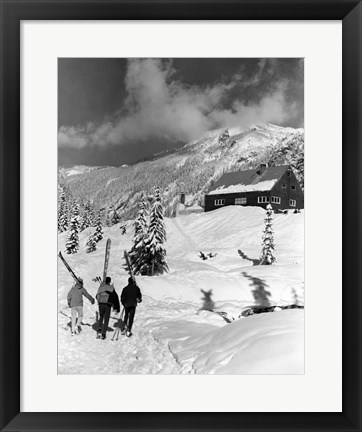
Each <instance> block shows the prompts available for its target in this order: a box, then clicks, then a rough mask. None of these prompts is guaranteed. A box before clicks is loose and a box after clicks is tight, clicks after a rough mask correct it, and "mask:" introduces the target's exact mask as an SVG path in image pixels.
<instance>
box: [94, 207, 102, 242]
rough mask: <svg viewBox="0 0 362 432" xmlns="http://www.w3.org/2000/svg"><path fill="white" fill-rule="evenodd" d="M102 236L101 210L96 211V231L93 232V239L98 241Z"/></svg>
mask: <svg viewBox="0 0 362 432" xmlns="http://www.w3.org/2000/svg"><path fill="white" fill-rule="evenodd" d="M102 238H103V230H102V217H101V212H100V211H99V212H98V215H97V219H96V232H95V233H94V239H95V241H96V242H97V243H98V242H99V241H100V240H102Z"/></svg>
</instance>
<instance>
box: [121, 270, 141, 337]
mask: <svg viewBox="0 0 362 432" xmlns="http://www.w3.org/2000/svg"><path fill="white" fill-rule="evenodd" d="M141 301H142V294H141V290H140V289H139V287H138V286H137V285H136V283H135V281H134V280H133V279H132V278H131V277H129V278H128V285H127V286H125V287H124V288H123V290H122V294H121V303H122V304H123V306H124V312H125V314H124V324H125V327H124V329H123V331H122V334H125V333H126V335H127V337H130V336H132V333H131V331H132V325H133V320H134V316H135V313H136V307H137V303H141Z"/></svg>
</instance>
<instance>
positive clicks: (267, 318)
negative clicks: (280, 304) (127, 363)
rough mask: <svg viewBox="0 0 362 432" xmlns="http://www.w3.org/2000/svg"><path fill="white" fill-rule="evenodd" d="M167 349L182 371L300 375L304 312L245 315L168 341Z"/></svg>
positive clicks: (302, 357)
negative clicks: (224, 323)
mask: <svg viewBox="0 0 362 432" xmlns="http://www.w3.org/2000/svg"><path fill="white" fill-rule="evenodd" d="M200 333H201V334H200ZM170 348H171V350H172V352H173V354H174V355H175V356H176V359H177V361H178V362H179V363H180V364H181V366H182V372H183V373H198V374H303V373H304V311H301V310H288V311H282V312H273V313H266V314H261V315H258V316H253V317H250V318H245V319H242V320H239V321H236V322H233V323H232V324H229V325H227V326H224V327H222V328H217V329H212V330H206V331H204V332H199V334H197V335H195V336H191V337H189V338H187V339H186V340H182V341H177V342H170Z"/></svg>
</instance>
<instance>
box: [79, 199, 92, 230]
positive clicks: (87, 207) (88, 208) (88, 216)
mask: <svg viewBox="0 0 362 432" xmlns="http://www.w3.org/2000/svg"><path fill="white" fill-rule="evenodd" d="M93 219H94V215H93V209H92V204H91V203H90V202H89V201H86V203H85V204H84V206H83V213H82V228H81V231H83V230H85V229H86V228H89V227H91V226H92V225H93Z"/></svg>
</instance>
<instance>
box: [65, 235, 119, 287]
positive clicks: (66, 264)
mask: <svg viewBox="0 0 362 432" xmlns="http://www.w3.org/2000/svg"><path fill="white" fill-rule="evenodd" d="M110 253H111V239H108V240H107V243H106V253H105V256H104V266H103V282H105V281H106V277H107V271H108V264H109V256H110ZM58 256H59V258H60V259H61V260H62V262H63V264H64V265H65V267H66V269H67V270H68V272H69V273H70V275H71V276H72V278H73V279H74V281H75V282H77V283H79V284H81V285H83V282H82V281H81V279H80V278H79V277H78V276H77V275H76V274H75V273H74V271H73V270H72V268H71V267H70V265H69V264H68V263H67V261H66V260H65V258H64V257H63V255H62V253H61V252H59V254H58ZM95 281H100V277H99V276H97V277H96V278H95Z"/></svg>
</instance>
